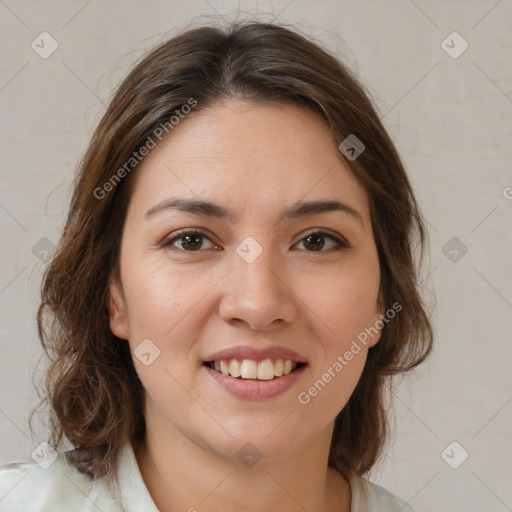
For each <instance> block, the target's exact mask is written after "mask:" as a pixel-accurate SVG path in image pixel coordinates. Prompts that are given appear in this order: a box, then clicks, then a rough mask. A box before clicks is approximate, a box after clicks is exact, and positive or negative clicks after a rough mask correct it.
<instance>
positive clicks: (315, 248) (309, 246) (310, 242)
mask: <svg viewBox="0 0 512 512" xmlns="http://www.w3.org/2000/svg"><path fill="white" fill-rule="evenodd" d="M326 239H328V240H330V241H331V244H334V245H331V247H328V248H327V249H326V250H322V249H324V247H325V246H326V243H325V240H326ZM299 243H303V244H304V247H305V248H306V250H307V251H308V252H328V251H329V250H340V249H348V248H349V247H351V246H350V244H349V243H348V242H347V241H346V240H343V239H341V238H338V237H336V236H334V235H331V234H330V233H326V232H324V231H315V232H313V233H309V234H308V235H306V236H305V237H304V238H303V239H302V240H300V242H299Z"/></svg>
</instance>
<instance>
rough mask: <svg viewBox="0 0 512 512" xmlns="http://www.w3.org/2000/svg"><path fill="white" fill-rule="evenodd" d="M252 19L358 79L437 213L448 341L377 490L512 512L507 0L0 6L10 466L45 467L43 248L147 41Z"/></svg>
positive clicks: (431, 275)
mask: <svg viewBox="0 0 512 512" xmlns="http://www.w3.org/2000/svg"><path fill="white" fill-rule="evenodd" d="M238 9H240V10H241V11H242V12H244V13H252V14H255V13H259V14H258V16H259V18H260V19H267V20H268V19H271V18H272V17H273V16H275V17H276V18H277V19H278V20H280V21H284V22H289V23H294V24H297V26H298V27H299V28H300V29H301V30H302V31H304V32H306V33H308V34H310V35H312V36H314V37H316V38H317V39H318V40H320V41H322V42H324V43H325V44H326V45H327V46H329V47H330V48H331V49H333V50H335V51H337V52H339V53H340V55H341V56H342V57H343V58H344V59H345V61H346V62H347V64H348V65H349V66H350V67H351V68H352V69H354V70H355V71H356V72H357V73H358V74H359V75H360V76H361V78H362V80H363V82H364V83H365V84H366V86H367V87H368V90H369V91H370V93H371V95H372V96H373V99H374V101H375V103H376V105H377V107H378V109H379V111H380V113H381V116H382V117H383V119H384V122H385V124H386V126H387V127H388V129H389V130H390V132H391V134H392V136H393V137H394V139H395V141H396V143H397V146H398V148H399V150H400V151H401V153H402V155H403V157H404V160H405V162H406V164H407V167H408V170H409V172H410V174H411V177H412V179H413V182H414V185H415V187H416V190H417V194H418V197H419V200H420V203H421V206H422V208H423V211H424V214H425V216H426V218H427V220H428V225H429V231H430V237H431V256H430V261H429V262H428V265H427V266H426V268H425V276H427V275H428V279H427V280H426V281H425V283H426V284H427V283H428V284H429V286H430V287H431V288H433V289H434V290H435V293H436V295H437V311H436V313H435V315H434V322H435V325H436V330H437V336H436V342H437V344H436V349H435V353H434V355H433V357H432V358H431V360H430V361H429V363H428V364H427V365H425V366H424V367H423V368H422V369H421V370H419V371H417V372H416V373H415V374H414V375H412V376H411V377H408V378H407V380H406V381H405V383H404V384H403V385H402V386H400V387H399V388H398V389H397V391H396V394H395V410H396V437H395V440H394V443H393V444H392V445H391V446H390V448H389V450H388V454H387V457H386V458H385V460H384V461H383V463H382V464H381V465H380V466H379V467H378V468H377V470H376V471H375V472H374V474H373V475H372V478H373V480H374V481H376V482H377V483H380V484H381V485H383V486H385V487H387V488H389V489H390V490H391V491H393V492H395V493H396V494H398V495H399V496H401V497H403V498H404V499H405V500H407V501H410V503H411V505H412V506H413V507H414V508H415V509H416V510H417V511H418V512H423V511H430V510H446V511H449V510H453V511H461V510H464V511H466V512H470V511H482V510H486V511H490V510H493V511H506V510H512V486H511V485H510V483H511V481H512V440H511V437H512V372H511V371H510V366H511V363H512V339H511V336H510V332H511V327H512V289H511V282H512V268H511V265H510V261H511V249H512V243H511V242H512V234H511V225H512V222H511V219H512V172H511V162H512V144H511V140H512V123H511V121H510V119H511V115H512V80H511V79H512V38H511V33H512V3H511V2H510V0H502V1H495V0H481V1H475V0H473V1H462V0H459V1H452V2H444V1H441V0H435V1H426V0H416V1H412V0H390V1H386V2H382V1H377V0H373V1H369V0H366V1H356V0H353V1H334V0H332V1H323V2H307V1H306V0H291V1H290V0H285V1H275V2H270V1H267V2H263V1H262V2H245V1H241V2H235V1H227V0H225V1H221V0H208V1H206V0H197V1H190V2H178V1H169V0H153V1H148V2H137V1H134V0H131V1H124V2H122V1H120V0H116V1H106V0H91V1H89V2H88V1H87V0H73V1H63V0H61V1H44V2H42V1H35V0H34V1H27V0H25V1H23V0H21V1H15V0H0V29H1V30H0V45H1V48H2V58H1V61H0V112H1V124H0V130H1V134H0V155H1V164H0V165H1V178H2V179H1V180H0V228H1V239H2V243H1V244H0V253H1V258H2V259H1V261H2V265H1V268H0V308H1V309H0V351H1V352H0V353H1V359H0V463H5V462H9V461H17V460H30V453H31V451H32V450H33V449H34V447H35V446H37V444H38V443H39V442H40V441H41V439H31V437H30V434H29V430H28V426H27V418H28V414H29V411H30V408H31V406H32V405H34V404H35V403H36V399H37V396H36V394H35V391H34V390H33V386H32V383H31V374H32V371H33V369H34V368H35V366H36V364H37V361H38V358H39V356H40V355H41V353H42V350H41V348H40V345H39V342H38V340H37V336H36V331H35V323H34V313H35V310H36V307H37V301H38V285H39V282H40V277H41V273H42V271H43V269H44V263H43V262H42V261H40V259H39V258H43V259H44V250H45V243H46V244H48V242H47V241H46V242H45V241H44V240H43V241H42V242H41V241H40V240H41V239H43V238H44V237H46V238H47V239H49V240H50V241H51V242H53V243H55V242H56V241H57V239H58V236H59V231H60V229H61V228H62V225H63V222H64V215H65V211H66V204H67V200H68V194H69V187H70V184H71V178H72V174H73V171H74V169H75V167H76V164H77V162H78V160H79V158H80V156H81V155H82V152H83V151H84V149H85V148H86V144H87V142H88V139H89V137H90V134H91V131H92V129H93V128H94V126H95V125H96V124H97V122H98V121H99V119H100V117H101V114H102V112H103V111H104V108H105V104H106V102H107V101H108V99H109V97H110V95H111V93H112V92H113V90H114V88H115V86H116V85H117V84H118V82H119V80H120V79H121V78H122V77H123V76H124V75H125V74H126V73H127V72H128V70H129V69H130V66H131V64H132V63H133V62H134V60H135V59H137V58H138V57H139V56H140V55H141V53H142V52H143V51H145V50H146V49H147V48H149V47H150V46H152V45H153V44H155V43H157V42H158V41H160V40H162V39H164V38H166V37H169V36H171V35H172V34H174V33H175V30H176V29H177V28H183V27H184V26H185V25H187V24H189V23H191V22H193V24H194V25H197V24H201V23H202V22H204V21H207V20H208V19H211V18H212V17H213V19H215V18H218V17H225V16H228V17H233V16H234V13H236V11H237V10H238ZM43 31H47V32H48V33H49V34H50V35H51V36H52V37H53V38H54V39H55V40H56V41H57V43H58V48H57V50H56V51H55V52H54V53H53V54H52V55H50V56H49V57H48V58H47V59H43V58H41V57H40V56H39V55H38V53H36V52H35V51H34V50H33V49H32V48H31V43H32V41H33V40H35V39H36V37H37V36H38V35H39V34H40V33H41V32H43ZM453 31H456V32H458V33H459V34H460V35H461V36H462V38H463V40H459V39H457V37H455V38H454V37H453V36H450V37H449V38H448V39H447V42H446V43H445V44H447V45H449V46H451V47H452V48H451V49H450V48H447V49H448V50H449V51H451V52H452V54H453V53H454V52H455V53H457V54H458V53H459V52H460V51H461V49H462V48H463V46H462V45H463V44H464V41H466V42H467V43H468V45H469V46H468V48H467V50H466V51H465V52H464V53H462V54H461V55H460V56H458V57H457V58H452V57H451V56H450V55H448V53H447V52H446V51H445V50H444V49H443V47H442V46H441V44H442V41H443V40H445V39H446V38H447V36H449V35H450V34H451V33H452V32H453ZM38 40H39V41H40V39H38ZM452 40H453V42H452ZM36 42H37V40H36ZM45 48H46V49H48V48H50V46H49V40H46V44H45ZM39 51H42V49H39ZM452 237H457V239H458V241H456V242H453V241H452V242H451V244H454V243H455V244H456V245H451V244H449V245H448V246H446V245H445V244H447V243H448V241H449V240H450V239H451V238H452ZM36 244H39V245H36ZM457 244H458V246H457ZM461 244H464V246H465V247H466V248H467V253H466V254H464V255H462V251H461V248H462V247H463V246H462V245H461ZM34 246H35V247H36V250H34V251H33V248H34ZM453 251H456V252H453ZM34 252H35V253H37V254H39V258H38V257H37V256H36V254H34ZM453 259H456V261H452V260H453ZM454 441H455V442H457V443H458V445H455V447H453V446H452V447H450V448H448V450H447V451H446V452H444V453H445V457H444V459H445V460H447V461H449V462H450V463H451V464H452V465H454V466H456V465H457V464H459V463H460V461H461V455H462V454H463V453H464V452H463V451H462V450H466V451H467V452H468V453H469V458H468V459H467V460H466V461H465V462H464V463H463V464H461V465H460V466H459V467H458V468H457V469H453V468H452V467H450V466H449V465H448V464H447V462H445V460H444V459H443V457H442V456H441V453H442V452H443V450H445V448H446V447H447V446H448V445H450V443H452V442H454Z"/></svg>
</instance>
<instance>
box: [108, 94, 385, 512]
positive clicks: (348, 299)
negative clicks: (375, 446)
mask: <svg viewBox="0 0 512 512" xmlns="http://www.w3.org/2000/svg"><path fill="white" fill-rule="evenodd" d="M136 172H138V173H140V175H139V176H138V178H139V179H138V181H137V183H136V186H135V189H134V193H133V196H132V198H131V200H130V204H129V207H128V212H127V217H126V223H125V229H124V232H123V235H122V243H121V254H120V281H117V280H115V279H112V280H111V283H110V297H111V299H110V305H109V312H110V325H111V329H112V332H113V333H114V334H116V335H117V336H118V337H120V338H123V339H125V340H128V343H129V344H130V349H131V351H132V355H133V351H134V350H135V349H136V348H137V346H138V345H139V344H140V343H141V342H142V340H144V339H150V340H151V341H152V343H154V345H156V346H157V347H158V349H159V350H160V355H159V357H157V358H156V359H155V360H154V361H153V362H152V363H151V364H150V365H149V366H145V365H144V364H142V363H141V361H139V359H138V358H137V357H133V360H134V364H135V368H136V370H137V373H138V375H139V377H140V379H141V381H142V384H143V386H144V389H145V396H146V405H145V410H144V415H145V419H146V424H147V443H146V447H140V448H138V447H136V448H135V454H136V457H137V461H138V463H139V467H140V470H141V474H142V476H143V479H144V481H145V483H146V485H147V487H148V490H149V492H150V494H151V496H152V497H153V499H154V501H155V504H156V505H157V507H158V508H159V509H160V510H161V511H162V512H167V511H178V510H180V511H183V510H194V508H195V509H197V510H200V511H201V512H203V511H214V510H225V511H228V512H229V511H235V510H240V509H243V510H246V511H249V512H251V511H254V512H256V511H261V510H280V511H282V512H288V511H296V510H303V509H307V510H308V511H309V512H326V511H337V512H340V511H348V510H350V499H351V495H350V485H349V483H348V482H347V481H346V480H345V479H344V478H343V477H342V476H341V475H340V474H339V473H337V472H336V471H335V470H333V469H331V468H328V466H327V458H328V453H329V445H330V441H331V437H332V431H333V426H334V419H335V417H336V415H337V414H338V412H339V411H340V410H341V409H342V408H343V406H344V405H345V404H346V402H347V400H348V399H349V397H350V395H351V393H352V392H353V390H354V388H355V386H356V384H357V382H358V380H359V378H360V376H361V373H362V370H363V367H364V363H365V360H366V355H367V350H368V347H370V346H373V345H374V344H375V343H377V342H378V339H379V337H380V334H377V335H375V336H374V337H373V339H371V340H370V341H369V343H368V346H367V347H364V345H361V347H362V350H361V352H359V353H358V354H357V355H356V356H354V358H353V359H352V360H351V361H350V362H349V364H347V365H346V366H345V367H344V368H343V370H342V371H341V372H339V373H337V374H336V376H335V378H333V379H332V380H331V382H330V383H328V384H327V385H326V386H325V388H324V389H323V390H322V391H321V392H320V393H318V395H317V396H315V397H314V398H312V399H311V401H310V402H309V403H308V404H307V405H303V404H301V403H300V402H299V401H298V399H297V396H298V394H299V393H300V392H303V391H307V389H308V388H309V387H310V386H311V385H312V384H313V383H314V382H315V381H316V380H317V379H319V378H320V377H321V376H322V374H323V373H324V372H326V371H327V369H328V368H329V367H332V365H333V363H334V362H335V361H336V360H337V357H338V356H339V355H343V354H344V353H345V352H346V350H348V349H349V347H350V345H351V343H352V341H353V340H355V339H356V336H357V335H358V334H359V333H360V332H362V331H363V330H364V329H365V328H367V327H369V326H372V325H374V323H375V321H376V320H378V319H379V315H380V314H381V313H382V312H383V311H382V308H381V307H380V306H379V296H378V295H379V283H380V273H379V261H378V255H377V249H376V246H375V241H374V237H373V233H372V228H371V219H370V211H369V204H368V197H367V193H366V191H365V189H364V187H363V185H361V184H360V183H359V181H358V180H357V179H356V178H355V176H354V174H353V173H352V171H351V169H350V167H349V166H348V164H347V163H346V161H345V160H344V158H343V156H342V155H341V154H340V152H339V150H338V148H337V144H336V141H334V140H333V138H332V136H331V135H330V132H329V129H328V127H327V126H326V124H325V122H324V121H323V120H322V119H321V118H320V117H319V116H318V115H317V114H316V113H314V112H312V111H310V110H308V109H305V108H303V107H299V106H296V105H292V104H289V103H279V104H273V105H262V104H254V103H249V102H247V101H244V100H229V101H225V102H222V103H217V104H215V105H214V106H213V107H211V108H210V109H208V110H198V111H196V112H194V113H192V114H190V115H189V116H188V117H187V118H186V119H185V120H183V121H181V122H180V124H179V125H177V126H176V127H175V128H174V129H173V131H172V132H170V134H169V135H168V136H167V138H164V139H163V140H162V142H161V143H160V144H159V145H158V146H157V147H156V148H155V149H153V150H152V151H151V152H150V154H149V155H148V156H147V157H146V158H145V159H144V160H143V161H142V162H141V164H139V167H138V169H137V171H136ZM176 196H179V197H187V198H192V199H198V198H200V199H202V200H209V201H213V202H216V203H219V204H221V205H222V206H224V207H226V208H229V209H232V210H233V211H234V212H235V215H236V216H235V218H234V219H232V220H230V219H227V218H226V219H218V218H213V217H208V216H204V215H197V214H193V213H187V212H183V211H178V210H171V209H168V210H162V211H159V212H158V213H156V214H154V215H152V216H151V217H150V218H149V219H147V218H145V213H146V212H147V211H148V210H149V209H151V208H152V207H154V206H155V205H157V204H159V203H160V202H161V201H163V200H165V199H168V198H170V197H176ZM333 199H334V200H339V201H342V202H343V203H345V204H347V205H349V206H350V207H351V208H353V209H354V210H356V211H357V212H358V213H359V215H360V216H361V221H360V220H358V219H356V218H354V217H353V216H351V215H348V214H347V213H342V212H339V211H332V212H327V213H316V214H309V215H307V216H305V217H303V218H296V219H291V220H283V219H281V218H280V212H281V210H282V209H283V208H285V207H288V206H291V205H292V204H294V203H295V202H296V201H299V200H303V201H310V200H333ZM183 228H190V229H196V230H200V231H202V232H204V233H205V235H206V236H205V237H204V238H202V245H201V241H200V242H199V243H196V244H195V245H194V244H192V249H190V245H187V244H186V241H184V240H183V239H181V241H180V240H177V241H175V242H174V243H173V247H174V250H173V249H172V248H171V246H167V247H165V246H162V245H161V244H160V242H162V241H165V240H170V239H171V238H173V236H175V235H174V233H176V232H177V231H178V230H181V229H183ZM312 228H318V229H324V230H328V231H329V232H331V233H333V234H335V235H340V236H342V237H344V238H345V239H346V240H348V242H349V243H350V244H351V245H352V247H351V248H350V249H342V250H335V249H334V248H335V247H336V244H335V242H334V241H333V240H331V239H329V238H328V237H326V238H323V239H321V240H320V242H318V241H316V242H315V240H313V242H312V243H309V244H308V243H307V241H306V239H307V235H308V234H309V233H310V232H314V229H312ZM247 236H252V237H253V238H254V239H255V240H256V241H257V242H258V244H259V245H260V246H261V248H262V250H263V252H262V254H261V255H260V256H259V257H258V258H257V259H256V260H255V261H254V262H252V263H248V262H247V261H245V260H244V259H242V258H241V257H240V256H239V255H238V253H237V252H236V248H237V246H238V245H239V244H240V243H241V242H242V241H243V240H244V239H245V238H246V237H247ZM322 241H323V243H324V244H325V245H324V246H323V247H321V242H322ZM183 247H185V248H183ZM316 247H321V249H320V250H319V251H315V250H314V249H315V248H316ZM187 249H188V252H187ZM240 344H246V345H250V346H269V345H281V346H284V347H287V348H290V349H292V350H295V351H296V352H298V353H299V354H301V355H302V356H304V357H306V358H307V359H308V361H309V364H308V366H307V367H306V369H305V371H304V373H303V374H302V376H301V377H300V379H299V380H298V381H297V382H296V383H295V384H294V385H293V386H292V387H291V388H290V389H288V390H287V391H286V392H285V393H283V394H281V395H279V396H277V397H274V398H270V399H265V400H259V401H255V400H243V399H240V398H237V397H234V396H232V395H231V394H229V393H227V392H226V391H225V390H224V389H223V388H221V387H220V386H219V385H218V384H217V383H215V382H214V381H213V380H212V379H211V377H210V376H209V375H208V374H207V372H206V371H205V369H204V368H203V366H202V363H203V361H204V360H205V359H206V357H207V356H208V355H210V354H212V353H214V352H216V351H218V350H221V349H224V348H227V347H231V346H235V345H240ZM247 442H251V443H252V444H254V445H255V446H256V447H257V449H258V450H259V452H260V453H261V455H262V458H261V459H260V460H259V461H258V462H257V464H256V465H254V466H252V467H250V468H249V467H246V466H245V465H244V464H242V463H241V461H240V460H239V459H238V457H237V452H238V451H239V450H240V449H241V447H243V446H244V445H245V444H246V443H247Z"/></svg>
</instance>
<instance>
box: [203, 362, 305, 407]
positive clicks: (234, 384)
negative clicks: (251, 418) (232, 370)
mask: <svg viewBox="0 0 512 512" xmlns="http://www.w3.org/2000/svg"><path fill="white" fill-rule="evenodd" d="M306 366H307V365H304V366H301V367H300V368H297V369H296V370H295V371H293V372H291V373H289V374H288V375H283V376H281V377H275V378H274V379H272V380H250V379H236V378H234V377H230V376H229V375H224V374H223V373H219V372H217V371H215V370H213V369H212V368H209V367H208V366H204V365H203V368H204V369H205V370H206V371H207V372H208V375H210V376H211V377H212V378H213V379H214V380H215V382H217V383H218V384H220V385H221V386H222V387H223V388H224V389H225V390H226V391H228V392H229V393H231V394H232V395H234V396H236V397H238V398H243V399H244V400H263V399H265V398H273V397H275V396H278V395H280V394H281V393H284V392H285V391H287V390H288V389H290V388H291V387H292V386H293V385H294V384H295V382H297V380H298V379H299V378H300V377H301V375H302V373H303V372H304V370H305V369H306Z"/></svg>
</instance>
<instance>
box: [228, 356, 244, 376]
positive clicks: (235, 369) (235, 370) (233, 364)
mask: <svg viewBox="0 0 512 512" xmlns="http://www.w3.org/2000/svg"><path fill="white" fill-rule="evenodd" d="M229 374H230V375H231V377H240V375H241V374H242V369H241V366H240V361H239V360H238V359H231V361H230V362H229Z"/></svg>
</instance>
